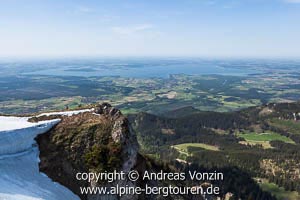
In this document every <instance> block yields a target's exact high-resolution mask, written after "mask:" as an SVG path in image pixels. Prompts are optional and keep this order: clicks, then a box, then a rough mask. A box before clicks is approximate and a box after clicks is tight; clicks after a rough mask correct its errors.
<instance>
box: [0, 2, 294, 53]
mask: <svg viewBox="0 0 300 200" xmlns="http://www.w3.org/2000/svg"><path fill="white" fill-rule="evenodd" d="M6 56H20V57H27V56H28V57H31V56H42V57H46V56H51V57H56V56H59V57H64V56H66V57H69V56H200V57H275V58H278V57H300V0H105V1H103V0H81V1H79V0H0V57H6Z"/></svg>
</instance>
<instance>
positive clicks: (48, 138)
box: [34, 103, 138, 200]
mask: <svg viewBox="0 0 300 200" xmlns="http://www.w3.org/2000/svg"><path fill="white" fill-rule="evenodd" d="M41 117H43V116H41ZM56 117H59V118H60V119H61V122H60V123H59V124H57V125H56V126H55V127H54V128H52V129H51V130H50V131H48V132H47V133H45V134H42V135H39V136H38V137H37V139H36V140H37V143H38V145H39V150H40V160H41V162H40V166H39V167H40V170H41V171H42V172H44V173H46V174H47V175H48V176H49V177H50V178H51V179H53V180H54V181H56V182H59V183H61V184H62V185H64V186H66V187H68V188H69V189H71V190H72V191H73V192H74V193H75V194H77V195H78V196H79V197H80V198H81V199H92V200H94V199H118V198H117V197H116V196H102V195H99V194H97V195H84V194H81V192H80V187H82V186H91V185H92V186H96V185H101V186H104V187H105V186H109V185H107V183H101V182H100V183H99V182H93V181H92V182H88V181H79V180H76V173H78V172H101V171H112V170H122V171H124V172H128V171H130V170H131V169H133V168H135V167H136V166H137V157H138V143H137V140H136V138H135V135H134V134H133V133H132V131H131V128H130V125H129V123H128V121H127V119H126V118H125V117H124V116H123V115H122V113H121V112H120V111H119V110H118V109H116V108H113V107H112V106H110V105H109V104H106V103H104V104H101V105H97V106H95V108H94V109H93V111H89V112H83V113H78V114H74V115H71V116H56ZM34 120H38V119H34ZM111 184H119V185H133V186H134V184H137V183H132V182H130V181H128V180H125V181H119V182H118V183H116V182H114V183H111ZM136 198H138V197H136ZM121 199H134V198H132V196H131V197H126V196H123V197H122V198H121Z"/></svg>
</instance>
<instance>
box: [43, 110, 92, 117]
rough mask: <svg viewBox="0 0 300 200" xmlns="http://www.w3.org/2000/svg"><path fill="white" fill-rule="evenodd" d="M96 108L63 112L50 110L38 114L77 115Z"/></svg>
mask: <svg viewBox="0 0 300 200" xmlns="http://www.w3.org/2000/svg"><path fill="white" fill-rule="evenodd" d="M93 110H94V109H93V108H91V109H83V110H72V111H63V112H49V113H42V114H39V115H37V117H40V116H51V115H66V116H72V115H77V114H79V113H83V112H91V111H93Z"/></svg>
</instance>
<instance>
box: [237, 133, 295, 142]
mask: <svg viewBox="0 0 300 200" xmlns="http://www.w3.org/2000/svg"><path fill="white" fill-rule="evenodd" d="M238 137H241V138H244V139H245V140H246V141H249V142H270V141H275V140H278V141H282V142H286V143H292V144H294V143H295V142H294V141H293V140H291V139H290V138H288V137H286V136H283V135H280V134H278V133H274V132H267V133H239V134H238Z"/></svg>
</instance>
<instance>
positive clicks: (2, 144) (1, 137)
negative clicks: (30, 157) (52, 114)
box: [0, 117, 60, 156]
mask: <svg viewBox="0 0 300 200" xmlns="http://www.w3.org/2000/svg"><path fill="white" fill-rule="evenodd" d="M59 121H60V120H59V119H54V120H48V121H41V122H38V123H30V122H27V121H25V118H21V119H18V118H17V117H14V118H11V117H0V156H1V155H6V154H14V153H19V152H22V151H25V150H28V149H29V148H31V147H32V145H33V144H35V140H34V138H35V137H36V136H37V135H38V134H41V133H45V132H46V131H48V130H49V129H50V128H51V127H53V126H54V125H55V124H57V123H58V122H59ZM13 124H15V125H13Z"/></svg>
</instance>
